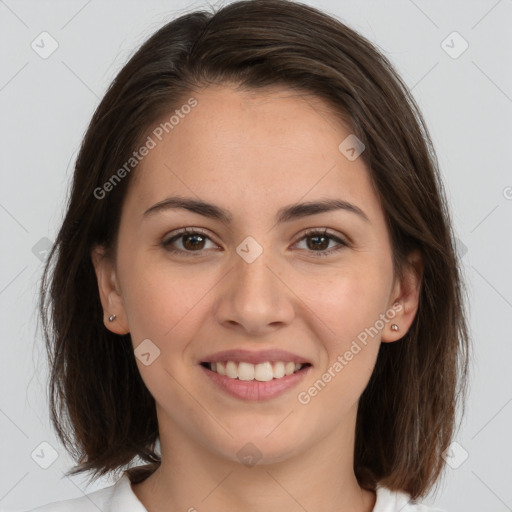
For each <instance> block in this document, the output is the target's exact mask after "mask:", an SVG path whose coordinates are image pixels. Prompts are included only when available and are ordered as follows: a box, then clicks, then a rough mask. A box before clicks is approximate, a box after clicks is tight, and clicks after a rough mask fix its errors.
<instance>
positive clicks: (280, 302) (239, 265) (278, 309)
mask: <svg viewBox="0 0 512 512" xmlns="http://www.w3.org/2000/svg"><path fill="white" fill-rule="evenodd" d="M268 253H269V251H263V253H262V254H260V255H259V256H258V257H257V258H256V259H255V260H254V261H252V262H251V263H248V262H247V261H246V260H244V259H243V258H242V257H240V256H239V255H238V254H235V256H234V263H233V265H234V266H233V267H232V268H231V271H230V272H228V273H227V275H226V276H225V278H224V280H223V284H222V286H221V288H220V293H219V296H218V300H217V303H216V307H215V315H216V318H217V321H218V322H219V323H220V324H222V325H223V326H224V327H228V328H230V329H237V330H239V331H240V333H241V334H246V335H247V334H250V335H252V336H263V335H265V334H270V333H272V332H273V331H275V330H276V329H278V328H279V327H281V328H282V327H283V326H285V325H287V324H289V323H290V322H291V321H292V319H293V318H294V315H295V308H294V302H293V297H294V295H293V292H292V291H291V290H290V288H289V286H290V283H287V282H286V281H287V280H286V278H285V277H284V276H283V273H282V272H279V271H278V269H279V267H280V265H279V264H278V262H277V261H276V260H275V259H272V258H271V257H270V255H269V254H268Z"/></svg>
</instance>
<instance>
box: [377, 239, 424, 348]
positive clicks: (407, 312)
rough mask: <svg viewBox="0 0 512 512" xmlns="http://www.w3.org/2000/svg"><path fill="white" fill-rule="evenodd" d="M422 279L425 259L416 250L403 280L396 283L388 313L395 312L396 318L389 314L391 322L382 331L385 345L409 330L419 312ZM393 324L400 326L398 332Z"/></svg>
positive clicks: (405, 270)
mask: <svg viewBox="0 0 512 512" xmlns="http://www.w3.org/2000/svg"><path fill="white" fill-rule="evenodd" d="M422 278H423V258H422V257H421V252H420V251H419V250H418V249H416V250H414V251H411V252H410V253H409V255H408V257H407V264H406V266H405V268H404V275H403V278H402V279H401V280H400V281H397V282H395V285H394V287H393V292H392V294H391V296H390V301H389V304H388V311H394V312H395V316H394V317H392V318H391V315H390V314H387V316H388V318H389V319H390V320H389V322H388V323H387V324H386V326H385V328H384V330H383V331H382V337H381V341H382V342H383V343H390V342H393V341H398V340H399V339H401V338H403V336H404V335H405V334H406V333H407V331H408V330H409V328H410V326H411V324H412V322H413V321H414V317H415V316H416V313H417V311H418V302H419V295H420V291H421V282H422ZM393 324H395V325H397V326H398V330H393V329H392V328H391V326H392V325H393Z"/></svg>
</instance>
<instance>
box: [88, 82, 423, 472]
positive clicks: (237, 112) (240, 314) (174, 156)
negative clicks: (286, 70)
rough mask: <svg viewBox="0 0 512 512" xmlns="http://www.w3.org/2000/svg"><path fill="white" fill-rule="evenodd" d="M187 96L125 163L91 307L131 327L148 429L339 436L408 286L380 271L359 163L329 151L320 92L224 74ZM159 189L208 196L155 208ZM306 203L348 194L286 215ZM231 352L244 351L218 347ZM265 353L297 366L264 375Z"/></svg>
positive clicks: (199, 437) (237, 437) (281, 442)
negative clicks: (231, 373) (115, 222)
mask: <svg viewBox="0 0 512 512" xmlns="http://www.w3.org/2000/svg"><path fill="white" fill-rule="evenodd" d="M191 96H193V97H194V98H195V99H196V100H197V105H196V106H195V107H194V108H192V109H190V112H189V113H188V114H186V115H184V116H183V117H182V118H180V120H179V123H178V124H176V125H175V126H174V128H173V129H172V131H169V133H168V134H166V133H165V132H164V134H163V135H164V136H162V137H161V138H162V140H161V141H160V140H159V139H158V138H157V137H155V136H153V139H154V141H155V142H156V146H155V147H154V148H152V149H151V150H150V151H149V153H148V154H147V156H145V157H144V159H143V160H142V162H141V163H140V164H139V166H138V167H137V169H136V171H134V172H136V173H137V176H136V178H137V179H136V180H134V181H133V182H132V183H131V184H130V188H129V191H128V194H127V196H126V199H125V202H124V205H123V210H122V217H121V224H120V231H119V239H118V247H117V259H116V261H110V260H108V259H106V258H105V259H101V258H100V257H99V256H100V254H101V248H98V249H97V250H96V251H94V253H93V261H94V264H95V268H96V272H97V276H98V282H99V285H100V286H99V287H100V294H101V300H102V303H103V307H104V309H105V317H106V318H107V317H108V316H109V315H110V314H112V313H115V314H116V316H117V318H116V320H115V321H114V322H107V321H106V323H105V325H106V326H107V327H108V328H109V329H110V330H112V331H114V332H117V333H119V334H123V333H127V332H129V333H130V334H131V339H132V343H133V347H134V349H135V353H136V355H137V357H136V362H137V365H138V368H139V370H140V373H141V376H142V378H143V380H144V382H145V384H146V386H147V388H148V389H149V391H150V392H151V394H152V395H153V397H154V398H155V400H156V403H157V411H158V420H159V426H160V432H161V439H162V435H163V434H164V433H169V434H170V433H173V435H178V436H180V435H181V436H182V437H183V438H186V439H187V440H189V441H191V442H192V443H193V444H196V445H198V446H202V447H203V448H204V449H205V450H206V451H208V452H209V453H211V454H214V455H215V456H219V457H223V458H225V459H228V460H232V461H237V460H241V459H240V457H241V456H245V455H247V454H248V455H251V453H249V452H250V451H251V450H257V452H256V453H257V455H255V456H257V457H261V458H262V459H263V461H265V462H277V461H281V460H285V459H286V458H290V457H292V456H294V455H298V454H299V453H301V452H302V453H304V452H305V451H306V450H307V449H308V448H310V447H311V446H313V445H315V443H319V442H320V441H321V440H323V439H326V438H329V437H334V436H336V437H337V438H339V436H340V434H343V435H347V436H349V434H348V433H350V432H352V430H353V428H354V425H355V418H356V411H357V404H358V400H359V397H360V395H361V393H362V392H363V390H364V388H365V387H366V385H367V383H368V380H369V378H370V376H371V373H372V371H373V368H374V365H375V361H376V357H377V353H378V350H379V346H380V343H381V342H393V341H396V340H398V339H400V338H401V337H402V336H403V335H404V333H405V332H406V331H407V329H408V327H409V326H410V324H411V322H412V320H413V318H414V314H415V312H416V307H417V290H418V286H417V282H415V280H414V278H413V274H406V276H408V277H407V279H404V280H403V281H401V282H397V281H395V280H394V278H393V268H392V247H391V244H390V237H389V233H388V230H387V227H386V223H385V219H384V213H383V211H382V209H381V206H380V203H379V200H378V197H377V196H376V193H375V191H374V189H373V187H372V184H371V181H370V176H369V173H368V169H367V168H366V167H365V164H364V163H363V160H362V158H356V159H349V158H347V156H346V153H343V152H342V151H341V150H340V149H339V145H340V143H341V142H342V141H343V140H344V139H345V138H346V137H347V136H349V135H350V130H349V129H347V128H345V127H344V126H343V125H342V124H341V122H339V121H338V120H337V119H336V118H335V117H334V116H332V115H331V114H330V113H329V111H328V106H327V105H326V104H325V103H323V102H322V101H321V100H319V99H318V98H315V97H311V96H307V97H306V96H299V95H298V94H297V93H292V92H291V91H289V90H285V89H279V90H277V89H275V90H265V91H264V92H262V91H257V92H254V91H252V92H247V91H245V92H241V91H236V90H235V89H233V88H230V87H228V86H225V87H220V86H216V87H213V86H212V87H209V88H207V89H204V90H202V91H200V92H198V93H194V94H193V95H191ZM187 110H188V109H187ZM169 117H170V116H169ZM157 125H158V123H157ZM134 177H135V176H134ZM170 197H179V198H181V199H187V200H194V201H202V202H205V203H210V204H211V205H214V207H210V208H205V207H203V208H202V209H196V210H195V211H192V210H191V209H188V208H183V207H176V206H174V207H172V205H167V207H165V206H162V205H160V207H159V208H153V209H152V207H154V206H155V205H157V204H159V203H163V202H165V201H166V200H167V199H168V198H170ZM320 201H324V202H329V201H338V202H339V203H338V204H342V205H345V207H344V208H339V207H338V208H330V209H324V210H325V211H320V210H321V209H319V208H317V209H316V210H315V209H314V208H309V209H308V208H305V207H301V208H296V209H295V210H289V208H290V207H292V206H297V205H303V203H318V202H320ZM342 202H343V203H342ZM287 209H288V210H287ZM285 210H287V211H288V215H283V212H284V211H285ZM218 212H222V213H223V215H224V216H222V215H214V213H218ZM184 228H187V230H188V233H183V229H184ZM396 301H398V305H395V307H394V308H393V304H396ZM393 323H395V324H397V325H399V327H400V330H399V331H398V332H395V331H392V330H391V324H393ZM365 334H366V336H365ZM228 350H239V351H247V352H246V353H243V352H238V353H233V354H230V355H228V356H226V355H222V354H219V353H221V352H224V351H228ZM276 350H282V351H286V352H287V354H277V353H276V352H275V351H276ZM263 351H274V352H268V353H266V354H263V353H262V352H263ZM217 355H218V358H219V359H220V360H222V361H224V363H225V362H226V360H232V361H234V363H238V362H239V361H242V362H243V363H248V362H251V361H253V362H258V361H259V362H260V363H261V364H258V366H256V367H254V366H252V365H249V364H242V365H241V366H243V369H242V370H240V369H239V368H237V366H236V364H233V363H227V365H222V367H223V368H224V371H228V369H227V366H230V368H231V370H232V369H233V367H234V368H235V369H238V370H239V371H240V372H241V374H242V375H243V376H244V378H249V377H250V376H251V374H250V372H251V371H253V368H255V369H256V373H257V375H258V376H259V378H261V379H263V380H261V381H254V380H243V379H236V380H235V379H232V378H231V379H230V378H229V377H227V376H222V375H220V374H218V373H214V372H212V371H211V370H210V369H207V368H205V366H204V365H202V364H201V363H209V362H211V361H212V360H214V359H217V358H216V356H217ZM252 357H256V359H252ZM265 361H267V362H271V363H275V362H276V361H282V362H283V363H290V362H297V361H300V362H307V363H308V364H307V365H306V366H305V367H304V368H303V369H301V370H299V371H298V372H297V373H294V374H292V375H289V376H285V377H280V378H276V377H275V376H274V378H272V374H270V379H271V380H265V379H268V378H269V377H268V374H267V373H266V370H268V369H269V365H268V364H265ZM217 367H218V368H219V365H217ZM258 367H259V369H258ZM289 367H290V366H289V365H288V368H289ZM272 368H273V369H275V370H276V371H277V372H278V373H277V374H276V375H279V371H281V372H282V370H280V368H281V365H280V364H277V365H274V364H273V365H272ZM285 369H286V365H285ZM219 371H220V372H221V373H222V369H219ZM245 371H248V372H249V374H245V373H244V372H245ZM257 378H258V377H257ZM228 381H229V382H228ZM319 381H320V383H319ZM270 433H271V434H270ZM349 437H350V436H349ZM352 441H353V440H352ZM248 442H250V443H252V447H248V445H247V443H248ZM254 447H256V448H254ZM244 450H245V451H246V452H247V453H246V452H244Z"/></svg>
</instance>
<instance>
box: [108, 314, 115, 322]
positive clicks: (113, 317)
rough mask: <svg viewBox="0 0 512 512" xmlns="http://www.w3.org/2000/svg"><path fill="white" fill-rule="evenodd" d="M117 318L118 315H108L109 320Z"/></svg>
mask: <svg viewBox="0 0 512 512" xmlns="http://www.w3.org/2000/svg"><path fill="white" fill-rule="evenodd" d="M115 319H116V315H110V316H109V317H108V321H109V322H113V321H114V320H115Z"/></svg>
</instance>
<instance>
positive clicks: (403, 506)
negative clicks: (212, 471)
mask: <svg viewBox="0 0 512 512" xmlns="http://www.w3.org/2000/svg"><path fill="white" fill-rule="evenodd" d="M376 492H377V500H376V502H375V507H374V508H373V512H443V511H442V510H440V509H437V508H436V509H435V508H431V507H427V506H426V505H421V504H414V503H409V501H410V500H409V496H408V495H407V494H405V493H402V492H393V491H390V490H389V489H387V488H385V487H379V486H378V487H377V491H376ZM98 510H101V511H102V512H148V511H147V510H146V508H145V507H144V505H143V504H142V503H141V502H140V501H139V499H138V498H137V496H136V495H135V493H134V492H133V490H132V487H131V482H130V480H129V478H128V475H127V474H126V473H125V474H123V476H122V477H121V478H120V479H119V480H118V481H117V483H115V484H114V485H111V486H110V487H105V488H104V489H100V490H98V491H95V492H92V493H90V494H87V495H85V496H82V497H80V498H74V499H71V500H64V501H57V502H54V503H49V504H48V505H43V506H42V507H38V508H36V509H33V510H30V511H27V512H98Z"/></svg>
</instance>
